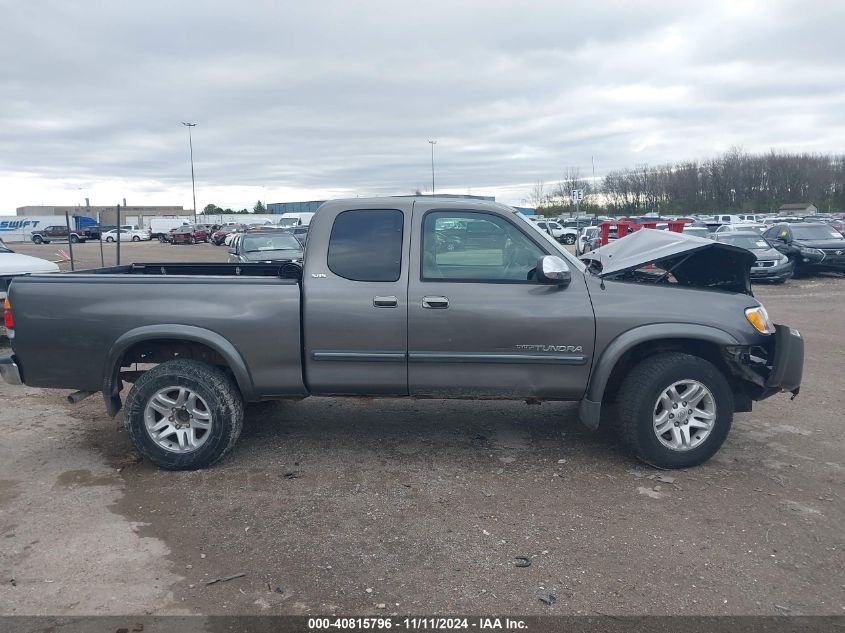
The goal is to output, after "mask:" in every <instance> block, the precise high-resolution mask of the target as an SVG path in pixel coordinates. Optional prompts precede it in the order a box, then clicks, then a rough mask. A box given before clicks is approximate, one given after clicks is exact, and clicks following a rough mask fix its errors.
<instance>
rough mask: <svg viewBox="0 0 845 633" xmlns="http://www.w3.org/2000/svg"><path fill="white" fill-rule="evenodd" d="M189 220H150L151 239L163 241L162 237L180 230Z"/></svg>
mask: <svg viewBox="0 0 845 633" xmlns="http://www.w3.org/2000/svg"><path fill="white" fill-rule="evenodd" d="M189 222H190V220H189V219H188V218H150V225H149V226H148V227H147V232H148V233H149V234H150V238H151V239H154V240H155V239H161V238H162V236H165V235H168V234H169V233H170V231H171V230H173V229H178V228H179V227H180V226H182V225H183V224H188V223H189Z"/></svg>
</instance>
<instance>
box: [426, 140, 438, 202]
mask: <svg viewBox="0 0 845 633" xmlns="http://www.w3.org/2000/svg"><path fill="white" fill-rule="evenodd" d="M428 142H429V143H431V195H432V196H433V195H434V146H435V145H437V141H436V140H435V141H433V140H431V139H428Z"/></svg>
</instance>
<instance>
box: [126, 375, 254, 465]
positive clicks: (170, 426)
mask: <svg viewBox="0 0 845 633" xmlns="http://www.w3.org/2000/svg"><path fill="white" fill-rule="evenodd" d="M243 417H244V405H243V400H242V398H241V394H240V391H239V390H238V387H237V385H235V383H234V381H233V380H232V379H231V378H230V377H229V376H228V375H226V374H225V373H224V372H223V371H222V370H220V369H218V368H217V367H213V366H211V365H206V364H205V363H201V362H197V361H191V360H172V361H167V362H165V363H162V364H160V365H157V366H156V367H154V368H153V369H151V370H150V371H148V372H146V373H144V374H142V375H141V377H140V378H138V380H137V382H136V383H135V385H134V386H133V387H132V390H131V391H130V392H129V396H128V397H127V399H126V410H125V413H124V420H125V425H126V429H127V431H128V432H129V437H130V438H131V439H132V443H133V444H134V445H135V448H137V449H138V452H140V453H141V454H142V455H144V456H145V457H147V458H148V459H149V460H150V461H152V462H153V463H154V464H155V465H156V466H158V467H160V468H164V469H167V470H195V469H198V468H205V467H206V466H210V465H211V464H213V463H214V462H216V461H217V460H219V459H220V458H221V457H223V456H224V455H225V454H226V453H228V452H229V451H230V450H231V449H232V447H233V446H234V445H235V442H236V441H237V439H238V437H239V436H240V434H241V428H242V427H243Z"/></svg>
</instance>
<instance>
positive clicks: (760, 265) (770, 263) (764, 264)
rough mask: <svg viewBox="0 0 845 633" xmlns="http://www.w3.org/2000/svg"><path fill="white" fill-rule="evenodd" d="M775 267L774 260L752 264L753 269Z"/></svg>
mask: <svg viewBox="0 0 845 633" xmlns="http://www.w3.org/2000/svg"><path fill="white" fill-rule="evenodd" d="M774 265H775V260H773V259H766V260H763V261H758V262H756V263H755V264H754V267H755V268H770V267H772V266H774Z"/></svg>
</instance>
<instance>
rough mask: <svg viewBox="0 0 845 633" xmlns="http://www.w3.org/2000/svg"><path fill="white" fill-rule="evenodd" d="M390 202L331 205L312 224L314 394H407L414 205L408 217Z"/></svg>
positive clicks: (309, 342) (309, 271)
mask: <svg viewBox="0 0 845 633" xmlns="http://www.w3.org/2000/svg"><path fill="white" fill-rule="evenodd" d="M384 204H385V203H374V205H373V206H370V207H368V208H349V207H348V206H346V207H343V206H339V205H336V204H332V203H330V204H328V205H324V206H323V207H321V209H320V212H319V216H318V220H315V222H312V223H311V225H310V231H309V232H310V233H311V235H310V236H309V246H308V254H307V256H306V258H305V270H304V275H303V319H304V322H303V328H304V331H305V359H304V361H305V378H306V383H307V384H308V386H309V388H310V390H311V391H312V393H316V394H325V395H407V394H408V363H407V349H408V259H407V251H408V248H407V245H408V240H409V237H408V235H407V233H408V232H407V231H406V230H405V226H406V222H410V204H408V203H406V204H407V205H408V208H409V210H408V212H407V216H408V217H407V218H406V212H405V211H404V210H403V209H402V205H401V203H400V204H398V205H396V207H391V206H381V205H384ZM388 204H389V203H388Z"/></svg>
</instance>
